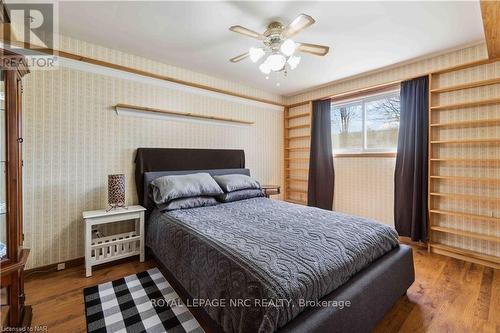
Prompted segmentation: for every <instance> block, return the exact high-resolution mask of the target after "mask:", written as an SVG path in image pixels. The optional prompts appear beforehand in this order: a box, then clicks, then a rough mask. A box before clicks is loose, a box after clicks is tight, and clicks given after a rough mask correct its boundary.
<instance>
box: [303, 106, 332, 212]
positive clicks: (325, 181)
mask: <svg viewBox="0 0 500 333" xmlns="http://www.w3.org/2000/svg"><path fill="white" fill-rule="evenodd" d="M330 107H331V101H330V100H329V99H328V100H320V101H314V102H313V103H312V108H313V109H312V121H311V151H310V159H309V185H308V191H307V205H308V206H313V207H318V208H323V209H328V210H332V206H333V187H334V182H335V174H334V171H333V156H332V129H331V128H332V125H331V115H330Z"/></svg>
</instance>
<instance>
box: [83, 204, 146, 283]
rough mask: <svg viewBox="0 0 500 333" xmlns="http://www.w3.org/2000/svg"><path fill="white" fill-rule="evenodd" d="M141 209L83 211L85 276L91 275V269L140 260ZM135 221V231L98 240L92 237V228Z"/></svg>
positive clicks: (142, 211)
mask: <svg viewBox="0 0 500 333" xmlns="http://www.w3.org/2000/svg"><path fill="white" fill-rule="evenodd" d="M145 210H146V208H144V207H142V206H128V207H127V209H124V208H116V209H112V210H110V211H109V212H106V210H105V209H101V210H93V211H88V212H83V221H84V223H85V275H86V276H87V277H89V276H91V275H92V266H95V265H99V264H103V263H105V262H110V261H113V260H118V259H122V258H126V257H130V256H135V255H139V259H140V261H141V262H143V261H144V211H145ZM130 220H135V230H134V231H131V232H126V233H122V234H116V235H111V236H106V237H100V238H92V226H94V225H99V224H105V223H112V222H120V221H123V222H125V221H130Z"/></svg>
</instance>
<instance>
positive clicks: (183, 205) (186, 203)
mask: <svg viewBox="0 0 500 333" xmlns="http://www.w3.org/2000/svg"><path fill="white" fill-rule="evenodd" d="M217 204H219V202H218V201H217V200H216V199H215V198H214V197H191V198H182V199H175V200H172V201H170V202H169V203H168V204H162V205H159V208H160V210H162V211H171V210H177V209H188V208H196V207H205V206H214V205H217Z"/></svg>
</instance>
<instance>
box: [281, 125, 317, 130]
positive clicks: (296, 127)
mask: <svg viewBox="0 0 500 333" xmlns="http://www.w3.org/2000/svg"><path fill="white" fill-rule="evenodd" d="M310 127H311V125H309V124H307V125H297V126H288V127H285V129H287V130H295V129H300V128H310Z"/></svg>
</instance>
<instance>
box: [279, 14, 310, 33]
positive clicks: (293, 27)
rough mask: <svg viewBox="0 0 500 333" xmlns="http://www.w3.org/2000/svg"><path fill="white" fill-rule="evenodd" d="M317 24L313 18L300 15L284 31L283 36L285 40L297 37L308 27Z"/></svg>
mask: <svg viewBox="0 0 500 333" xmlns="http://www.w3.org/2000/svg"><path fill="white" fill-rule="evenodd" d="M314 22H316V21H315V20H314V19H313V18H312V17H311V16H309V15H306V14H300V15H299V16H297V17H296V18H295V20H293V21H292V23H290V24H289V25H287V26H286V28H285V29H284V30H283V32H282V35H283V38H290V37H292V36H295V35H296V34H298V33H299V32H301V31H302V30H304V29H305V28H307V27H308V26H310V25H312V24H314Z"/></svg>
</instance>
